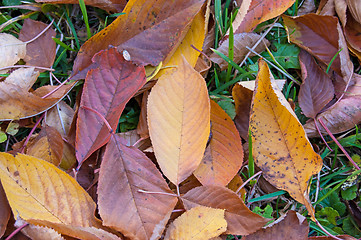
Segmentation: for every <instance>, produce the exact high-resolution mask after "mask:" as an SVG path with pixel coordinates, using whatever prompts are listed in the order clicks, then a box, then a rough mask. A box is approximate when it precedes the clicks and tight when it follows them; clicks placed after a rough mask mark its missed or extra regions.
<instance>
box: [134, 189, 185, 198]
mask: <svg viewBox="0 0 361 240" xmlns="http://www.w3.org/2000/svg"><path fill="white" fill-rule="evenodd" d="M138 192H141V193H149V194H162V195H167V196H172V197H179V196H178V195H177V194H174V193H166V192H151V191H146V190H142V189H138Z"/></svg>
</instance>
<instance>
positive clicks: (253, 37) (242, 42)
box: [210, 33, 270, 70]
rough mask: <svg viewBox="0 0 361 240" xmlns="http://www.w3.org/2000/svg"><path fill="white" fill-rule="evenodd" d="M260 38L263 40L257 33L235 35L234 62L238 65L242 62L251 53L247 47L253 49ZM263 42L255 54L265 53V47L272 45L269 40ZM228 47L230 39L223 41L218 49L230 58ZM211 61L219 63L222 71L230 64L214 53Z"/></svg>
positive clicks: (252, 54)
mask: <svg viewBox="0 0 361 240" xmlns="http://www.w3.org/2000/svg"><path fill="white" fill-rule="evenodd" d="M260 38H261V36H260V35H258V34H256V33H238V34H234V44H233V48H234V58H233V61H234V62H235V63H237V64H239V63H240V62H242V60H243V59H244V57H245V56H246V55H247V53H248V52H249V50H248V49H247V48H246V47H249V48H252V47H253V45H254V44H255V43H256V42H257V41H258V40H259V39H260ZM262 41H263V43H262V42H261V43H260V44H258V46H257V47H256V48H255V49H254V51H255V52H258V53H260V52H263V51H264V50H265V49H266V47H265V46H266V45H267V46H269V45H270V43H269V41H268V40H267V39H265V38H264V39H263V40H262ZM228 47H229V38H227V39H226V40H225V41H223V42H222V43H221V45H220V46H219V47H218V48H217V50H218V51H219V52H221V53H223V54H224V55H226V56H227V57H228V52H229V50H228V49H229V48H228ZM254 55H255V54H254V53H251V54H250V55H249V56H250V57H252V56H254ZM210 59H211V60H212V62H215V63H217V64H218V65H219V67H220V68H221V70H225V69H226V68H227V67H228V63H227V62H226V61H225V60H224V59H223V58H222V57H220V56H219V55H218V54H217V53H213V54H212V55H211V56H210Z"/></svg>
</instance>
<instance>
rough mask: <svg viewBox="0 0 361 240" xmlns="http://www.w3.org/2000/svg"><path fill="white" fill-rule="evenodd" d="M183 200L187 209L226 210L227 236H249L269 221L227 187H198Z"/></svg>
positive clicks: (185, 195)
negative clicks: (197, 207)
mask: <svg viewBox="0 0 361 240" xmlns="http://www.w3.org/2000/svg"><path fill="white" fill-rule="evenodd" d="M181 199H182V201H183V204H184V207H185V208H186V209H191V208H193V207H195V206H198V205H202V206H207V207H212V208H218V209H225V210H226V211H225V215H224V217H225V219H226V220H227V224H228V226H227V231H226V233H227V234H237V235H248V234H250V233H253V232H255V231H257V230H258V229H260V228H261V227H262V226H263V225H265V224H266V223H267V221H268V220H267V219H265V218H263V217H261V216H260V215H258V214H256V213H253V212H252V211H251V210H249V209H248V208H247V207H246V205H245V204H244V203H243V201H242V200H241V199H240V198H239V196H238V195H237V194H236V193H235V192H233V191H231V190H230V189H227V188H225V187H221V186H201V187H196V188H193V189H191V190H190V191H188V192H187V193H186V194H184V195H183V196H182V197H181Z"/></svg>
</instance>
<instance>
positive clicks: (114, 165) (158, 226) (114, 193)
mask: <svg viewBox="0 0 361 240" xmlns="http://www.w3.org/2000/svg"><path fill="white" fill-rule="evenodd" d="M122 142H124V141H122V139H121V138H120V137H118V136H117V135H113V137H111V139H110V141H109V143H108V145H107V147H106V150H105V153H104V157H103V161H102V164H101V166H100V173H99V183H98V207H99V213H100V216H101V217H102V219H103V225H105V226H109V227H112V228H113V229H116V230H117V231H120V232H121V233H122V234H124V235H125V236H127V237H129V238H132V239H139V240H141V239H144V240H147V239H158V238H159V237H160V236H161V235H162V232H163V230H164V228H165V225H166V223H167V222H168V219H169V217H170V214H171V213H172V210H173V208H174V206H175V205H176V203H177V197H176V196H173V195H172V194H173V192H172V191H170V189H169V187H168V185H167V183H166V182H165V180H164V178H163V177H162V175H161V174H160V172H159V170H158V169H157V168H156V166H155V165H154V164H153V163H152V161H151V160H150V159H149V158H148V157H146V156H145V155H144V154H143V153H142V152H141V151H140V150H138V149H136V148H134V147H127V146H125V145H123V143H122ZM140 191H142V192H140ZM144 191H145V192H144ZM146 192H149V193H146ZM164 193H168V194H171V195H165V194H164Z"/></svg>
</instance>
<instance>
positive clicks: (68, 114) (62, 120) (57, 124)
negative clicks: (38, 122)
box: [46, 101, 75, 138]
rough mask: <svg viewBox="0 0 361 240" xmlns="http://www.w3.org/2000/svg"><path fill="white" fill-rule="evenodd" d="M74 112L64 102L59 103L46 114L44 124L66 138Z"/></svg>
mask: <svg viewBox="0 0 361 240" xmlns="http://www.w3.org/2000/svg"><path fill="white" fill-rule="evenodd" d="M74 114H75V112H74V110H73V109H72V108H71V107H70V106H69V105H68V104H66V103H65V102H64V101H61V102H59V103H58V104H57V105H56V106H54V107H53V108H51V109H50V110H49V111H47V113H46V124H47V125H49V126H50V127H53V128H55V129H56V130H58V132H59V133H60V134H61V136H62V137H64V138H66V136H67V135H68V133H69V129H70V126H71V123H72V121H73V118H74Z"/></svg>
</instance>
